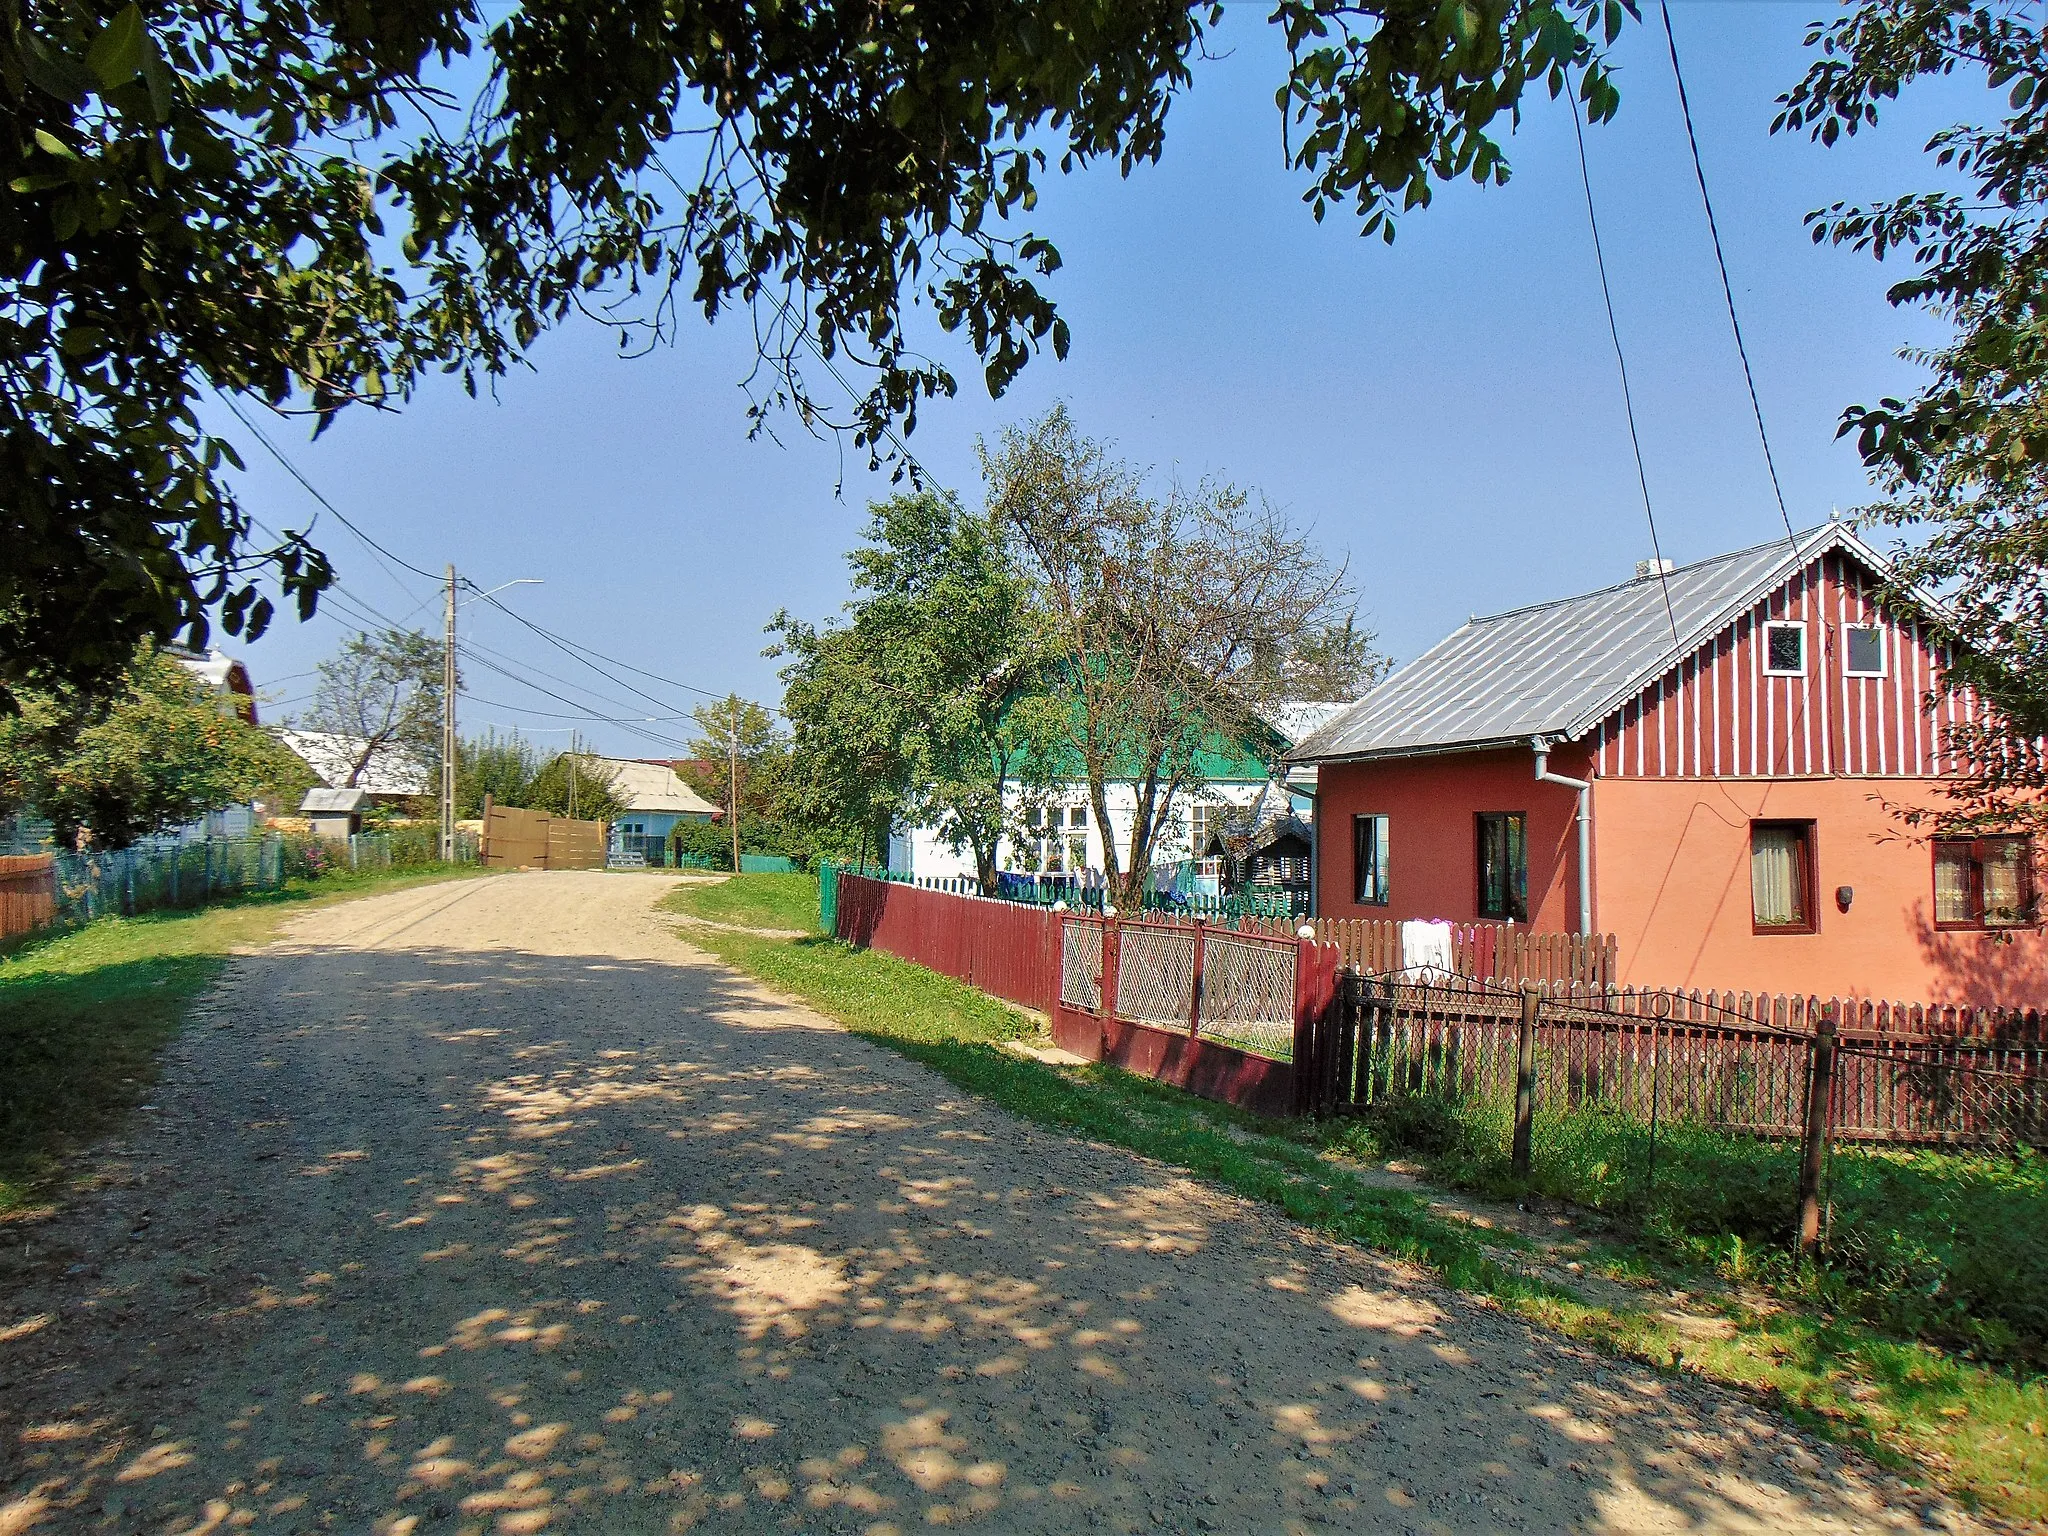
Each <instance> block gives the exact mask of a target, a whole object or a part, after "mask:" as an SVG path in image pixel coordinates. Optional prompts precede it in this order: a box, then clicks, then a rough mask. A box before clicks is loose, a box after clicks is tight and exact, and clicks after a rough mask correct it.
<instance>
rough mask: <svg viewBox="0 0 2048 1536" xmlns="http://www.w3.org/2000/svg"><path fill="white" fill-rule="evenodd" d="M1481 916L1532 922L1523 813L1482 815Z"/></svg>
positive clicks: (1480, 842)
mask: <svg viewBox="0 0 2048 1536" xmlns="http://www.w3.org/2000/svg"><path fill="white" fill-rule="evenodd" d="M1478 821H1479V915H1480V916H1481V917H1497V918H1504V919H1506V920H1508V921H1510V922H1520V923H1525V922H1527V921H1528V920H1529V850H1528V845H1527V841H1526V839H1525V837H1524V835H1523V824H1522V813H1521V812H1520V811H1481V812H1480V813H1479V818H1478Z"/></svg>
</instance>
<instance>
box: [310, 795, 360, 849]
mask: <svg viewBox="0 0 2048 1536" xmlns="http://www.w3.org/2000/svg"><path fill="white" fill-rule="evenodd" d="M369 804H370V792H369V791H368V790H366V789H309V790H307V791H306V798H305V799H304V800H303V801H301V802H300V804H299V809H300V810H301V811H303V812H304V813H305V816H306V819H307V820H308V821H310V822H311V823H312V824H313V835H314V836H315V837H331V838H334V839H336V840H337V841H345V840H347V839H348V838H351V837H353V836H355V834H356V833H358V832H360V831H362V830H363V811H364V810H365V809H366V808H367V807H368V806H369Z"/></svg>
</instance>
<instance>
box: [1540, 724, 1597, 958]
mask: <svg viewBox="0 0 2048 1536" xmlns="http://www.w3.org/2000/svg"><path fill="white" fill-rule="evenodd" d="M1529 747H1530V749H1531V750H1532V751H1533V752H1535V754H1536V781H1537V782H1538V783H1539V784H1562V785H1563V786H1564V787H1565V788H1566V789H1575V790H1577V791H1578V792H1579V818H1578V819H1579V932H1580V933H1582V934H1590V933H1591V932H1592V931H1593V860H1592V851H1593V823H1592V818H1591V816H1590V815H1589V814H1588V812H1589V811H1590V810H1591V808H1592V802H1591V801H1590V800H1589V799H1588V798H1587V797H1588V796H1589V795H1591V793H1592V791H1593V781H1592V780H1591V779H1568V778H1566V777H1565V776H1564V775H1563V774H1561V773H1552V772H1551V771H1550V738H1549V737H1548V736H1532V737H1530V738H1529Z"/></svg>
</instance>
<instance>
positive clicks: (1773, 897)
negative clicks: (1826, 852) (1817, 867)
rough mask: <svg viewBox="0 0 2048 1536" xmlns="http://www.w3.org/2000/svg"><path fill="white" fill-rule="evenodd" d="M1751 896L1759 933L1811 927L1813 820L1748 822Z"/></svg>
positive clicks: (1812, 916) (1811, 930)
mask: <svg viewBox="0 0 2048 1536" xmlns="http://www.w3.org/2000/svg"><path fill="white" fill-rule="evenodd" d="M1749 899H1750V907H1751V911H1752V915H1753V916H1754V918H1755V923H1756V931H1757V932H1758V933H1812V932H1813V931H1814V928H1815V921H1814V917H1815V914H1814V909H1813V823H1812V822H1810V821H1753V822H1751V823H1750V824H1749Z"/></svg>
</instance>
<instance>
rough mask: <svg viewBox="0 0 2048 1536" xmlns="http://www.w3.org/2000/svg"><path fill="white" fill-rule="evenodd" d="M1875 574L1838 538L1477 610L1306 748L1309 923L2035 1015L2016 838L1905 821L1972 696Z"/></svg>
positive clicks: (1938, 801)
mask: <svg viewBox="0 0 2048 1536" xmlns="http://www.w3.org/2000/svg"><path fill="white" fill-rule="evenodd" d="M1883 569H1884V561H1883V558H1882V557H1881V556H1880V555H1878V554H1877V553H1876V552H1875V551H1873V550H1872V549H1870V548H1869V547H1868V546H1867V545H1865V544H1864V543H1863V542H1862V541H1861V540H1859V539H1858V538H1857V537H1856V536H1855V535H1854V534H1853V533H1851V532H1850V531H1849V530H1848V529H1847V528H1844V527H1839V526H1836V525H1833V524H1830V525H1828V526H1826V527H1824V528H1821V529H1818V530H1815V531H1813V532H1811V533H1807V534H1804V535H1802V536H1800V537H1799V538H1798V540H1797V541H1796V542H1795V541H1794V540H1791V539H1779V540H1777V541H1775V542H1773V543H1770V544H1761V545H1758V546H1757V547H1756V548H1754V549H1745V550H1738V551H1737V552H1735V553H1734V554H1729V555H1722V556H1719V557H1717V558H1715V559H1711V560H1702V561H1700V562H1698V563H1697V564H1693V565H1688V566H1683V567H1680V568H1678V569H1675V570H1671V571H1669V572H1668V573H1666V574H1665V575H1664V576H1663V578H1662V579H1661V580H1660V579H1659V577H1658V575H1657V573H1656V572H1655V571H1654V570H1650V569H1646V570H1645V571H1644V572H1643V573H1642V574H1640V575H1639V576H1638V577H1637V579H1636V580H1634V581H1630V582H1625V583H1623V584H1621V585H1619V586H1613V587H1607V588H1604V589H1602V590H1600V591H1598V592H1589V593H1587V594H1585V595H1584V596H1582V597H1573V598H1566V599H1564V600H1563V601H1560V602H1553V603H1543V604H1539V605H1537V606H1535V607H1530V608H1521V609H1517V610H1515V611H1514V612H1511V613H1503V614H1498V615H1495V616H1494V617H1492V618H1474V619H1473V620H1472V621H1471V622H1470V623H1467V624H1465V625H1463V626H1461V627H1460V628H1459V629H1457V630H1456V631H1455V632H1453V633H1452V634H1451V635H1450V636H1449V637H1448V638H1447V639H1445V640H1444V641H1443V642H1442V643H1440V644H1439V645H1437V646H1436V647H1434V648H1433V649H1432V650H1430V651H1429V652H1428V653H1427V654H1425V655H1423V656H1422V657H1421V658H1420V659H1418V660H1416V661H1415V662H1413V663H1411V664H1410V665H1408V666H1406V667H1404V668H1402V669H1401V670H1400V671H1399V672H1397V673H1395V674H1394V675H1393V676H1392V677H1391V678H1389V679H1388V680H1387V681H1386V682H1385V683H1383V684H1381V685H1380V686H1379V687H1378V688H1376V689H1374V690H1373V691H1372V693H1370V694H1369V695H1367V696H1366V697H1365V698H1364V699H1362V700H1360V701H1359V702H1358V703H1357V704H1355V705H1353V706H1352V707H1351V708H1350V709H1349V710H1347V711H1346V712H1345V713H1344V714H1342V715H1339V716H1338V717H1336V718H1335V719H1334V720H1332V721H1331V722H1330V723H1329V724H1328V725H1326V726H1324V727H1323V728H1322V729H1321V730H1319V731H1317V732H1316V733H1315V734H1314V735H1312V736H1310V737H1309V738H1308V739H1307V740H1306V741H1304V742H1303V743H1302V744H1301V745H1300V747H1299V748H1298V749H1297V750H1296V752H1295V753H1294V760H1295V761H1296V762H1300V763H1313V764H1315V765H1316V767H1317V780H1318V783H1317V806H1316V818H1315V822H1316V827H1317V829H1318V837H1317V870H1316V875H1315V883H1316V899H1317V911H1318V912H1320V913H1323V914H1325V915H1328V916H1332V917H1366V916H1373V917H1393V918H1450V919H1453V920H1461V921H1470V920H1473V919H1480V918H1494V919H1501V920H1508V921H1513V922H1517V923H1527V924H1530V925H1531V926H1533V927H1535V928H1538V929H1547V930H1552V931H1558V930H1563V931H1578V932H1596V933H1612V934H1614V935H1615V937H1616V939H1617V941H1618V945H1619V951H1620V953H1619V963H1620V967H1621V979H1622V980H1623V981H1625V982H1629V983H1634V984H1644V985H1652V986H1667V987H1687V988H1690V987H1721V988H1749V989H1758V990H1767V991H1774V992H1777V991H1782V992H1808V993H1820V994H1823V995H1826V994H1840V995H1843V996H1850V995H1855V996H1864V997H1883V998H1902V999H1912V1000H1915V1001H1942V1002H1958V1003H1960V1002H1975V1003H2001V1004H2018V1003H2028V1004H2035V1003H2040V1002H2044V1001H2048V996H2044V994H2048V939H2044V938H2043V935H2042V932H2041V927H2040V923H2039V920H2038V917H2037V914H2036V905H2035V898H2034V890H2035V879H2034V851H2033V849H2032V847H2031V846H2030V845H2029V843H2028V841H2027V839H2025V838H2020V837H1997V838H1977V839H1974V840H1971V839H1943V838H1939V837H1929V836H1927V835H1926V833H1925V832H1914V831H1911V830H1910V829H1908V828H1907V827H1906V826H1905V824H1904V823H1902V822H1901V821H1900V819H1899V817H1898V815H1897V811H1898V810H1899V809H1900V808H1904V807H1913V806H1931V807H1940V806H1943V805H1944V804H1946V801H1945V798H1944V796H1943V794H1942V781H1943V778H1944V776H1945V775H1946V774H1948V773H1950V772H1952V771H1953V770H1954V768H1955V766H1956V765H1955V761H1954V758H1953V754H1951V753H1949V752H1948V751H1947V748H1946V741H1945V736H1944V729H1945V727H1946V726H1948V725H1949V724H1950V723H1951V722H1952V721H1958V720H1969V719H1975V718H1977V717H1978V715H1979V712H1980V711H1981V710H1982V708H1983V706H1982V704H1981V702H1980V701H1978V700H1977V699H1976V698H1974V697H1973V696H1972V695H1971V694H1970V693H1969V692H1968V691H1967V690H1963V689H1960V688H1950V687H1949V686H1948V685H1947V684H1946V682H1945V680H1944V677H1943V656H1942V654H1941V652H1940V649H1939V647H1938V646H1937V645H1936V644H1934V643H1933V642H1931V641H1930V640H1929V638H1928V636H1927V635H1926V633H1925V631H1924V630H1923V628H1922V627H1921V625H1920V624H1919V623H1918V622H1917V621H1916V618H1915V617H1914V615H1913V614H1912V613H1910V612H1903V611H1895V610H1887V609H1884V608H1881V607H1879V605H1878V604H1877V602H1876V600H1875V595H1874V594H1875V592H1876V588H1877V585H1878V576H1879V573H1880V572H1881V571H1882V570H1883ZM1667 595H1668V603H1669V606H1668V609H1667ZM1674 629H1675V630H1676V632H1677V642H1676V643H1675V644H1674V643H1673V631H1674Z"/></svg>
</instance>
